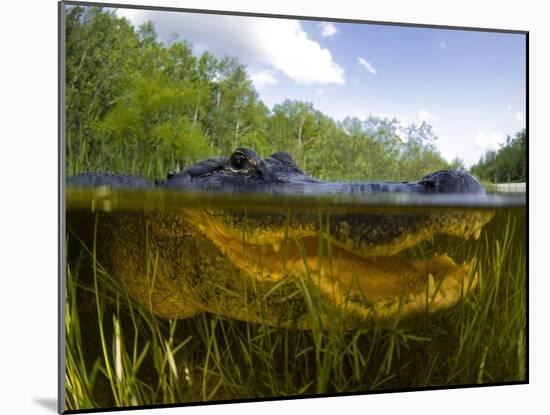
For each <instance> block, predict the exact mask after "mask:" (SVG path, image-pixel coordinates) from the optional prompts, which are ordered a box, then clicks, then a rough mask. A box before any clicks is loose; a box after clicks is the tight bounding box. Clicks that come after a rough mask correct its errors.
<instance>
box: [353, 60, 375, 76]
mask: <svg viewBox="0 0 550 415" xmlns="http://www.w3.org/2000/svg"><path fill="white" fill-rule="evenodd" d="M357 62H358V63H359V65H361V66H363V67H364V68H365V69H366V70H367V71H369V72H370V73H371V74H373V75H376V69H375V68H374V66H372V64H371V63H370V62H369V61H367V60H366V59H365V58H361V57H359V58H357Z"/></svg>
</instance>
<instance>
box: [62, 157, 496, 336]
mask: <svg viewBox="0 0 550 415" xmlns="http://www.w3.org/2000/svg"><path fill="white" fill-rule="evenodd" d="M90 186H91V187H92V189H91V190H90V189H88V191H89V192H90V193H89V197H90V198H91V199H92V200H94V201H96V200H97V198H98V196H100V197H101V198H102V199H103V200H105V198H107V199H108V198H109V197H114V196H117V195H119V193H120V192H126V193H124V194H126V195H128V191H130V193H131V194H132V195H133V200H136V195H137V197H141V196H140V195H145V194H147V195H148V197H150V194H151V193H152V194H153V195H157V196H162V197H165V195H166V194H168V195H172V197H176V199H177V197H178V196H177V195H178V194H183V193H185V192H182V191H191V192H196V191H208V192H209V193H212V192H219V194H220V196H222V195H226V196H227V195H228V194H234V193H238V194H241V193H250V192H252V193H261V194H270V195H273V194H275V196H273V198H272V199H271V201H272V204H271V206H268V207H265V206H263V207H262V208H254V206H253V204H252V205H249V204H247V203H248V202H246V203H245V201H246V200H248V199H247V198H246V197H245V195H243V196H242V199H243V202H242V204H239V203H237V204H232V205H231V206H224V207H223V208H222V207H220V206H217V205H189V204H185V205H184V204H182V205H178V204H171V205H170V207H169V208H163V207H162V206H160V207H159V206H158V205H157V207H156V208H154V209H151V208H150V207H147V206H140V205H139V203H138V204H134V205H132V206H133V209H129V208H128V206H126V207H124V208H118V209H111V205H109V206H110V208H109V209H104V211H100V212H99V216H98V217H99V221H100V222H99V226H98V227H96V228H95V232H97V233H98V235H96V238H97V240H98V241H99V242H100V244H101V245H102V246H103V248H104V252H105V262H106V263H107V267H108V269H109V272H110V273H111V274H112V275H113V276H114V277H116V278H117V279H118V280H120V281H122V282H123V284H124V286H125V287H126V288H128V290H129V291H130V294H131V295H132V296H133V297H134V298H135V299H136V300H137V301H138V302H140V303H142V304H144V305H145V306H148V307H150V308H151V310H152V311H153V312H155V313H157V314H159V315H162V316H166V317H180V318H184V317H188V316H191V315H193V314H196V313H198V312H202V311H209V312H212V313H217V314H221V315H224V316H226V317H229V318H236V319H242V320H248V321H261V322H264V323H268V324H272V325H283V326H289V327H300V328H310V327H311V326H312V325H313V324H314V323H315V321H317V322H319V321H321V322H323V321H329V320H332V319H333V318H334V316H339V317H338V321H339V322H340V323H339V324H343V325H345V326H346V327H355V326H357V325H360V324H365V321H367V320H369V319H373V318H376V319H387V318H394V317H396V316H398V315H403V316H406V315H409V314H413V313H416V312H419V311H422V310H428V311H435V310H439V309H444V308H447V307H450V306H452V305H454V304H456V303H457V302H458V301H459V300H460V299H461V298H462V297H463V296H464V295H466V294H468V293H469V292H470V291H471V290H472V289H473V288H474V287H475V285H476V272H475V258H469V259H468V260H467V261H465V262H463V263H462V264H456V263H455V262H454V260H453V259H451V257H450V256H449V255H448V254H446V253H440V254H438V255H435V256H434V257H433V258H431V259H426V258H423V259H418V258H412V257H411V256H407V255H402V254H401V253H403V252H406V251H407V250H408V249H409V248H413V247H415V246H416V245H418V244H419V243H421V242H423V241H426V240H429V239H431V238H433V237H434V235H437V234H447V235H452V236H453V237H459V238H466V239H468V238H470V237H473V238H475V239H477V238H479V235H480V232H481V229H482V227H483V226H484V225H485V224H486V223H487V222H489V221H490V220H491V219H492V217H493V215H494V212H493V211H490V210H486V209H455V208H453V209H450V208H421V209H413V210H410V209H401V208H399V209H381V208H373V207H372V206H370V207H365V208H364V209H363V208H362V207H360V206H359V207H356V208H355V209H352V210H351V211H350V210H342V209H322V208H321V209H319V208H317V209H305V208H304V209H302V208H292V209H290V208H288V207H282V206H277V197H278V196H279V195H281V194H285V195H289V194H290V195H293V194H332V193H338V194H354V195H356V194H360V195H370V194H373V193H381V192H391V193H421V194H442V193H444V194H451V193H461V194H473V193H482V192H483V188H482V187H481V185H480V184H479V183H478V182H477V180H475V178H473V177H472V176H470V175H468V174H466V173H462V172H457V171H452V170H443V171H439V172H436V173H433V174H430V175H428V176H425V177H424V178H422V179H420V180H419V181H417V182H411V183H408V182H401V183H392V182H376V183H373V182H354V183H347V182H327V181H322V180H318V179H315V178H312V177H309V176H307V175H305V174H304V173H303V172H302V171H301V170H300V169H299V168H298V166H296V164H295V163H294V162H293V160H292V159H291V157H290V156H289V155H288V154H286V153H276V154H273V155H272V156H271V157H268V158H266V159H261V158H260V157H259V156H258V155H257V154H256V153H255V152H254V151H252V150H250V149H246V148H238V149H237V150H235V151H234V152H233V154H232V155H231V156H230V157H228V158H222V157H219V158H212V159H208V160H205V161H202V162H200V163H198V164H196V165H194V166H191V167H189V168H186V169H185V170H183V171H180V172H177V173H173V174H169V175H168V176H167V178H166V179H165V180H161V181H157V182H156V183H155V186H152V185H150V184H149V183H148V182H147V181H145V180H143V179H140V178H135V177H132V176H122V175H116V174H104V173H84V174H80V175H77V176H73V177H72V178H70V179H69V189H68V192H69V195H68V200H69V202H70V197H69V196H70V194H71V193H70V192H71V190H75V188H80V187H88V188H89V187H90ZM143 189H145V190H147V189H151V190H152V192H142V191H143ZM100 190H101V191H100ZM174 195H175V196H174ZM117 197H118V196H117ZM100 210H101V209H100ZM75 211H76V209H75V210H71V207H70V204H69V208H68V212H69V226H71V212H73V213H74V212H75ZM73 222H74V223H76V221H73ZM89 222H90V223H93V221H89ZM80 223H82V221H81V222H80ZM79 226H80V225H79ZM73 229H74V232H77V233H78V232H80V231H81V228H79V227H78V226H73ZM314 298H317V299H319V301H320V304H323V305H322V306H319V307H316V308H315V310H316V312H315V313H314V312H312V307H314V306H313V305H312V304H313V299H314ZM312 316H315V318H314V317H312Z"/></svg>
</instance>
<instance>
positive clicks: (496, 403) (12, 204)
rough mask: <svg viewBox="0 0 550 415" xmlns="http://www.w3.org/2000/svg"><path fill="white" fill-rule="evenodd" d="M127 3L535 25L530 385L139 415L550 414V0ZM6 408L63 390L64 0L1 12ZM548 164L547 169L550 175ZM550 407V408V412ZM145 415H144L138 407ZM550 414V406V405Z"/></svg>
mask: <svg viewBox="0 0 550 415" xmlns="http://www.w3.org/2000/svg"><path fill="white" fill-rule="evenodd" d="M119 3H130V4H131V3H138V4H146V5H160V6H176V7H189V8H203V9H204V8H206V9H208V8H209V9H219V10H235V11H252V12H260V13H279V14H293V15H302V16H308V15H309V16H319V17H339V18H353V19H365V20H381V21H394V22H411V23H431V24H445V25H456V26H471V27H490V28H503V29H519V30H529V31H530V70H529V76H530V84H531V88H530V99H529V105H530V142H529V151H530V189H531V194H530V206H529V213H530V223H531V227H530V237H529V247H530V270H529V276H530V281H529V282H530V306H529V311H530V350H529V351H530V367H529V371H530V381H531V383H530V385H520V386H509V387H486V388H475V389H468V390H447V391H435V392H420V393H399V394H385V395H370V396H359V397H350V398H325V399H308V400H294V401H287V402H283V403H282V402H267V403H266V402H262V403H253V404H232V405H224V406H219V405H216V406H208V407H191V408H174V409H163V410H162V411H161V410H157V411H152V410H150V411H141V412H138V413H143V414H145V413H147V414H149V413H157V412H159V413H166V414H171V413H183V414H191V413H193V414H195V413H198V414H214V413H220V412H221V411H223V412H224V413H226V412H227V413H229V414H237V413H238V414H244V415H246V414H254V415H257V414H258V411H261V412H262V413H267V414H275V413H277V414H278V413H280V412H281V411H282V410H283V411H289V412H297V411H300V412H306V413H307V412H309V413H315V414H317V413H332V414H334V413H340V414H343V413H344V412H345V413H346V414H349V413H365V412H369V413H371V414H388V413H394V412H397V411H399V412H401V413H408V414H409V413H422V414H441V413H445V414H446V415H447V414H449V415H450V414H461V415H463V414H469V413H471V414H477V413H501V414H518V413H520V412H524V411H525V412H526V413H543V412H546V411H547V410H548V408H549V407H550V404H549V403H548V401H549V399H550V396H549V392H550V389H549V386H550V382H549V381H548V377H549V372H548V371H549V369H550V367H549V364H548V361H549V358H548V356H549V355H550V350H549V346H550V345H549V342H548V338H549V336H548V332H549V330H550V325H549V324H548V318H547V317H548V312H549V307H548V304H547V303H548V301H549V300H548V296H549V291H550V286H549V280H550V276H549V275H548V270H547V268H548V265H547V262H548V260H547V257H548V256H549V255H550V254H549V253H548V252H547V249H548V248H547V246H546V242H547V239H548V238H547V232H548V231H549V229H548V216H549V214H548V210H549V207H548V206H547V205H545V202H546V189H545V186H544V183H545V182H546V181H548V180H549V179H550V178H549V177H548V174H547V173H546V172H547V171H548V169H549V168H550V161H548V157H549V154H548V140H549V139H550V137H549V136H548V134H547V132H548V128H547V127H546V124H547V123H548V119H549V118H550V116H549V114H548V113H549V110H550V107H549V103H548V96H549V94H548V92H549V89H548V79H549V74H550V67H549V59H548V58H549V56H548V51H549V50H550V36H549V32H550V25H549V23H548V16H549V14H548V12H547V11H545V10H544V4H545V3H546V2H544V1H531V0H524V1H521V2H520V1H517V0H516V1H507V0H490V1H489V0H484V1H480V0H461V1H455V2H448V1H441V0H434V1H428V0H413V1H410V0H400V1H397V0H384V1H372V2H368V3H367V2H363V1H353V0H338V1H324V0H323V1H321V0H316V1H315V0H301V1H296V0H271V1H269V2H254V3H252V2H250V4H249V3H248V2H246V1H244V0H226V1H216V0H202V1H199V0H193V1H191V0H188V1H184V0H180V1H161V0H153V1H147V0H141V1H139V0H134V1H133V2H125V1H124V0H120V1H119ZM0 30H1V34H0V42H1V43H0V45H1V48H0V75H1V76H0V98H1V100H0V102H1V108H0V114H1V115H0V146H1V150H0V170H1V171H0V183H1V185H2V187H1V189H3V191H2V193H1V198H0V241H1V249H0V281H1V282H0V307H1V309H0V319H1V320H0V321H1V324H0V333H1V334H0V336H1V337H0V347H1V350H0V362H1V364H0V384H1V387H0V397H1V399H0V407H1V409H0V412H2V413H32V414H39V413H50V414H51V413H54V412H55V407H56V391H57V386H56V383H57V378H56V377H57V246H56V245H57V165H56V163H57V4H56V1H54V0H22V1H15V0H11V1H9V2H3V4H2V9H1V13H0ZM545 171H546V172H545ZM543 408H546V409H543ZM131 413H136V412H131ZM546 413H547V412H546Z"/></svg>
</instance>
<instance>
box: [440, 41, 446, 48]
mask: <svg viewBox="0 0 550 415" xmlns="http://www.w3.org/2000/svg"><path fill="white" fill-rule="evenodd" d="M439 49H443V50H445V49H447V42H445V41H444V40H442V41H441V42H439Z"/></svg>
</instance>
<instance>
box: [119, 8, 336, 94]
mask: <svg viewBox="0 0 550 415" xmlns="http://www.w3.org/2000/svg"><path fill="white" fill-rule="evenodd" d="M126 13H127V9H118V11H117V14H119V15H125V14H126ZM125 17H128V18H129V19H130V20H131V22H132V24H134V25H139V24H140V23H142V22H144V21H147V20H152V21H153V23H154V24H155V29H156V31H157V33H158V34H159V38H160V39H161V40H164V39H167V38H168V37H169V36H170V35H171V34H172V33H178V34H179V36H180V39H185V40H187V41H189V42H191V43H192V44H193V45H196V44H200V45H201V47H203V48H204V49H205V50H208V51H209V52H211V53H213V54H214V55H216V56H217V57H220V58H221V57H223V56H234V57H237V58H238V59H239V61H240V62H241V63H244V64H246V65H247V66H248V67H249V70H251V71H253V70H258V68H265V67H266V66H267V67H269V68H270V69H271V70H277V71H280V72H282V73H284V74H285V75H287V76H288V77H289V78H291V79H292V80H294V81H295V82H296V83H299V84H327V83H335V84H344V83H345V78H344V69H343V68H342V67H341V66H340V65H338V64H337V63H336V62H335V61H334V60H333V57H332V54H331V52H330V50H328V49H326V48H323V47H321V45H319V43H317V42H315V41H314V40H312V39H310V38H309V36H308V34H307V33H306V32H305V31H304V30H303V28H302V26H301V24H300V22H299V21H297V20H288V19H268V18H260V17H242V16H240V17H236V16H227V15H207V14H194V13H193V14H191V13H173V12H158V11H145V10H140V11H135V12H134V13H132V14H131V15H128V16H125Z"/></svg>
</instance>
